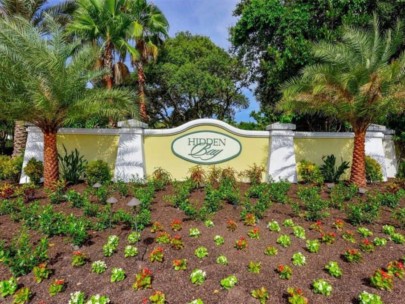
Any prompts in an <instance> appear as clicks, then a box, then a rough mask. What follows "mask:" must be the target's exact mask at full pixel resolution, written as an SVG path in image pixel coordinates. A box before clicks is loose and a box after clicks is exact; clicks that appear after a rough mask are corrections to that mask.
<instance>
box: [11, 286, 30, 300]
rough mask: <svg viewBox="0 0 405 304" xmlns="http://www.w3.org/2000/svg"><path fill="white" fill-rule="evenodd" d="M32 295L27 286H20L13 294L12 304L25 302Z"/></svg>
mask: <svg viewBox="0 0 405 304" xmlns="http://www.w3.org/2000/svg"><path fill="white" fill-rule="evenodd" d="M31 297H32V293H31V290H30V289H29V287H22V288H20V289H19V290H18V291H17V292H16V293H15V294H14V296H13V298H14V300H13V304H27V303H29V301H30V299H31Z"/></svg>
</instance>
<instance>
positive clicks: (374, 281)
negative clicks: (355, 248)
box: [370, 269, 394, 290]
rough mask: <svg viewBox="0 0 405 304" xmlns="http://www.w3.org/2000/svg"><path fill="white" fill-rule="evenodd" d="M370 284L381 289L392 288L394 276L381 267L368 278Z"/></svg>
mask: <svg viewBox="0 0 405 304" xmlns="http://www.w3.org/2000/svg"><path fill="white" fill-rule="evenodd" d="M370 282H371V285H373V286H374V287H375V288H378V289H382V290H392V289H393V288H394V276H393V275H392V274H390V273H388V272H386V271H384V270H383V269H378V270H376V271H375V272H374V274H373V276H372V277H371V278H370Z"/></svg>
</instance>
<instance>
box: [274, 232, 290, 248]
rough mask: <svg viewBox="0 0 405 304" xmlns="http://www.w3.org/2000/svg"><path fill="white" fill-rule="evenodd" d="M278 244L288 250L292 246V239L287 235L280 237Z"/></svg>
mask: <svg viewBox="0 0 405 304" xmlns="http://www.w3.org/2000/svg"><path fill="white" fill-rule="evenodd" d="M277 244H279V245H280V246H281V247H284V248H287V247H289V246H290V245H291V238H290V237H289V236H288V235H287V234H283V235H280V236H279V237H278V238H277Z"/></svg>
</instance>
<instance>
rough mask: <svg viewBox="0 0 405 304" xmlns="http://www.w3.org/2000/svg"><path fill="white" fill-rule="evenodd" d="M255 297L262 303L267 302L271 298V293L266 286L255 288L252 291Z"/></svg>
mask: <svg viewBox="0 0 405 304" xmlns="http://www.w3.org/2000/svg"><path fill="white" fill-rule="evenodd" d="M250 294H251V295H252V297H253V298H255V299H257V300H259V302H260V304H266V302H267V300H268V299H269V293H268V292H267V289H266V288H265V287H261V288H258V289H254V290H252V291H251V292H250Z"/></svg>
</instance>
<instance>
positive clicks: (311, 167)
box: [298, 160, 323, 184]
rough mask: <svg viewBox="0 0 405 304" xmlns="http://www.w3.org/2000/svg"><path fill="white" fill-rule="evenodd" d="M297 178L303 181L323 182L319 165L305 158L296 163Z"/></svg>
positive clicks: (311, 182)
mask: <svg viewBox="0 0 405 304" xmlns="http://www.w3.org/2000/svg"><path fill="white" fill-rule="evenodd" d="M298 178H299V179H300V180H301V181H303V182H304V183H310V184H322V183H323V176H322V173H321V170H320V169H319V167H318V166H317V165H315V164H314V163H312V162H310V161H307V160H302V161H300V162H299V163H298Z"/></svg>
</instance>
